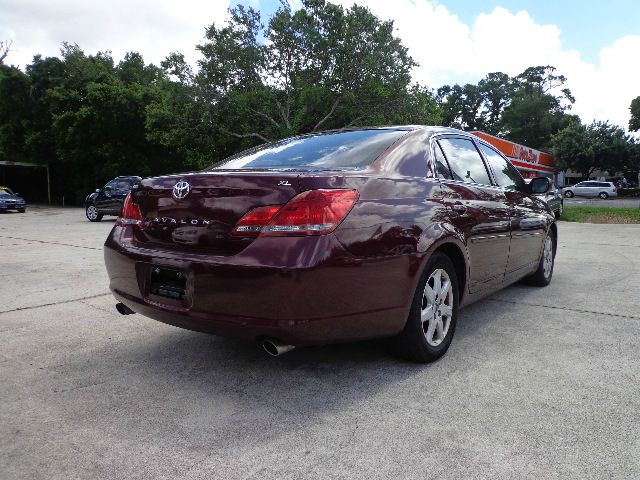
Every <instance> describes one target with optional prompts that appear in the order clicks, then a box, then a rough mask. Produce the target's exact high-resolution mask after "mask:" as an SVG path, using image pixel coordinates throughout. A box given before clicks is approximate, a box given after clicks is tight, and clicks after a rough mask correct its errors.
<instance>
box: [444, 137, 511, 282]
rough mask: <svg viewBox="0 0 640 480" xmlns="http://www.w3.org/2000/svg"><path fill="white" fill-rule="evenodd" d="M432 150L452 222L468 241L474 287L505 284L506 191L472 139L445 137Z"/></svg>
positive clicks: (507, 242) (507, 239)
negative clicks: (496, 184) (491, 171)
mask: <svg viewBox="0 0 640 480" xmlns="http://www.w3.org/2000/svg"><path fill="white" fill-rule="evenodd" d="M432 149H433V151H432V153H433V155H434V159H435V161H436V162H435V163H436V170H437V172H438V177H439V179H440V185H441V191H442V199H443V202H444V203H445V205H447V206H448V207H449V208H448V212H449V220H450V222H451V223H452V224H453V225H455V226H456V227H457V228H458V230H459V231H461V232H462V233H463V235H464V237H465V240H466V244H467V249H468V252H469V284H468V285H469V291H470V292H476V291H479V290H483V289H485V288H487V287H490V286H492V285H496V284H499V283H501V282H502V281H503V279H504V274H505V269H506V266H507V260H508V254H509V242H510V236H509V211H508V207H507V205H506V197H505V195H504V192H503V191H502V189H500V188H496V186H494V185H492V182H491V177H490V174H489V170H488V169H487V167H486V165H485V163H484V161H483V159H482V156H481V155H480V152H479V151H478V149H477V148H476V146H475V144H474V142H473V140H471V139H470V138H467V137H464V136H458V135H443V136H439V137H437V138H436V139H435V141H434V142H433V144H432Z"/></svg>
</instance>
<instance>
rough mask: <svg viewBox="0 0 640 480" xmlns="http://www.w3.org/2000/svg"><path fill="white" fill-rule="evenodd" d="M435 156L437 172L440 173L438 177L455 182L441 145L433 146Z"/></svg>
mask: <svg viewBox="0 0 640 480" xmlns="http://www.w3.org/2000/svg"><path fill="white" fill-rule="evenodd" d="M433 156H434V159H435V162H436V172H437V173H438V177H439V178H446V179H447V180H453V177H452V176H451V170H449V165H448V164H447V159H446V158H444V154H443V153H442V150H441V149H440V145H438V144H437V143H436V144H434V146H433Z"/></svg>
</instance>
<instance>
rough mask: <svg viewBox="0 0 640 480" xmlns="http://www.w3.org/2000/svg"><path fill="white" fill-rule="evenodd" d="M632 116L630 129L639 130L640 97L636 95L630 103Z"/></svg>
mask: <svg viewBox="0 0 640 480" xmlns="http://www.w3.org/2000/svg"><path fill="white" fill-rule="evenodd" d="M629 110H630V112H631V118H630V119H629V130H631V131H632V132H637V131H638V130H640V97H636V98H634V99H633V100H632V101H631V105H629Z"/></svg>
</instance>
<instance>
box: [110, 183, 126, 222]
mask: <svg viewBox="0 0 640 480" xmlns="http://www.w3.org/2000/svg"><path fill="white" fill-rule="evenodd" d="M111 183H113V186H112V189H111V208H112V211H113V213H115V214H117V213H119V212H120V209H121V208H122V204H123V203H124V199H125V197H126V196H127V194H128V193H129V192H130V191H131V181H130V180H129V179H119V180H118V181H113V182H111Z"/></svg>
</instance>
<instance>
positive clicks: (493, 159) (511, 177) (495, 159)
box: [478, 143, 524, 190]
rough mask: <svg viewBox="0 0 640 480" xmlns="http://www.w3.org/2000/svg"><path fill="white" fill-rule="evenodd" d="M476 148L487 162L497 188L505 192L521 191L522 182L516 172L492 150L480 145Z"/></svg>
mask: <svg viewBox="0 0 640 480" xmlns="http://www.w3.org/2000/svg"><path fill="white" fill-rule="evenodd" d="M478 146H479V147H480V151H481V152H482V154H483V155H484V158H486V159H487V162H489V165H490V166H491V170H493V176H494V177H495V179H496V183H497V184H498V186H499V187H502V188H506V189H507V190H521V189H522V187H523V186H524V180H523V179H522V177H521V176H520V174H519V173H518V171H517V170H516V169H515V168H514V167H513V166H512V165H511V164H510V163H509V162H507V161H506V160H505V159H504V158H503V157H502V155H500V154H499V153H498V152H496V151H495V150H494V149H493V148H491V147H488V146H486V145H484V144H482V143H480V144H479V145H478Z"/></svg>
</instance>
